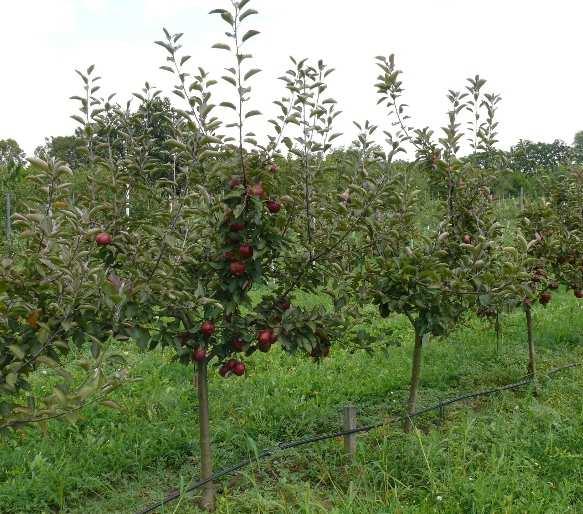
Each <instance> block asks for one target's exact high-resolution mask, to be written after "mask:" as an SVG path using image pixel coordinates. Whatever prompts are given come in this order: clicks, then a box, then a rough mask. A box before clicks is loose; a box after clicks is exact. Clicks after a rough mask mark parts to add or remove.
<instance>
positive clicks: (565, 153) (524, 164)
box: [508, 139, 573, 174]
mask: <svg viewBox="0 0 583 514" xmlns="http://www.w3.org/2000/svg"><path fill="white" fill-rule="evenodd" d="M572 162H573V148H571V147H570V146H569V145H567V144H565V143H564V142H563V141H560V140H559V139H555V141H553V142H552V143H533V142H532V141H528V140H521V141H519V142H518V144H516V145H515V146H513V147H512V148H511V149H510V152H509V154H508V167H509V168H510V169H513V170H516V171H520V172H522V173H529V174H532V173H535V172H536V171H538V170H541V169H544V170H546V171H552V170H556V169H557V168H559V167H561V166H564V165H568V164H572Z"/></svg>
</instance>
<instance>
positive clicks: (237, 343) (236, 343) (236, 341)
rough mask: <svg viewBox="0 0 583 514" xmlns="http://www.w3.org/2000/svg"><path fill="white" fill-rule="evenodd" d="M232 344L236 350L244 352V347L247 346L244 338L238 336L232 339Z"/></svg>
mask: <svg viewBox="0 0 583 514" xmlns="http://www.w3.org/2000/svg"><path fill="white" fill-rule="evenodd" d="M231 346H232V347H233V350H235V351H236V352H242V351H243V349H244V348H245V341H243V339H241V338H240V337H236V338H235V339H233V340H232V341H231Z"/></svg>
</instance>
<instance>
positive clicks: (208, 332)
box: [200, 321, 215, 337]
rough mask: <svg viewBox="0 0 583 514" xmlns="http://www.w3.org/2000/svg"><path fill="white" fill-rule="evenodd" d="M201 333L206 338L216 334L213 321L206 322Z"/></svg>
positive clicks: (201, 327) (201, 328)
mask: <svg viewBox="0 0 583 514" xmlns="http://www.w3.org/2000/svg"><path fill="white" fill-rule="evenodd" d="M200 331H201V332H202V335H203V336H205V337H210V336H212V335H213V334H214V332H215V324H214V323H213V322H212V321H205V322H204V323H203V324H202V325H201V326H200Z"/></svg>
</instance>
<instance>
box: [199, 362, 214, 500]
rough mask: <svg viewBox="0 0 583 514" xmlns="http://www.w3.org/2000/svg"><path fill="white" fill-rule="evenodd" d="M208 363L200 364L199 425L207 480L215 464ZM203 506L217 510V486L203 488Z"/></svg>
mask: <svg viewBox="0 0 583 514" xmlns="http://www.w3.org/2000/svg"><path fill="white" fill-rule="evenodd" d="M207 371H208V370H207V363H206V361H203V362H200V363H199V364H198V373H197V386H198V424H199V427H200V438H199V443H200V479H201V480H206V479H207V478H210V477H211V476H212V474H213V462H212V454H211V439H210V428H209V396H208V374H207ZM200 503H201V506H202V508H204V509H205V510H208V511H212V510H214V508H215V486H214V484H213V482H208V483H207V484H205V485H204V487H203V495H202V498H201V502H200Z"/></svg>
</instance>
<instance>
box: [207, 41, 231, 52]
mask: <svg viewBox="0 0 583 514" xmlns="http://www.w3.org/2000/svg"><path fill="white" fill-rule="evenodd" d="M211 48H218V49H219V50H228V51H229V52H230V51H231V47H230V46H229V45H227V44H225V43H215V44H214V45H213V46H211Z"/></svg>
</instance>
